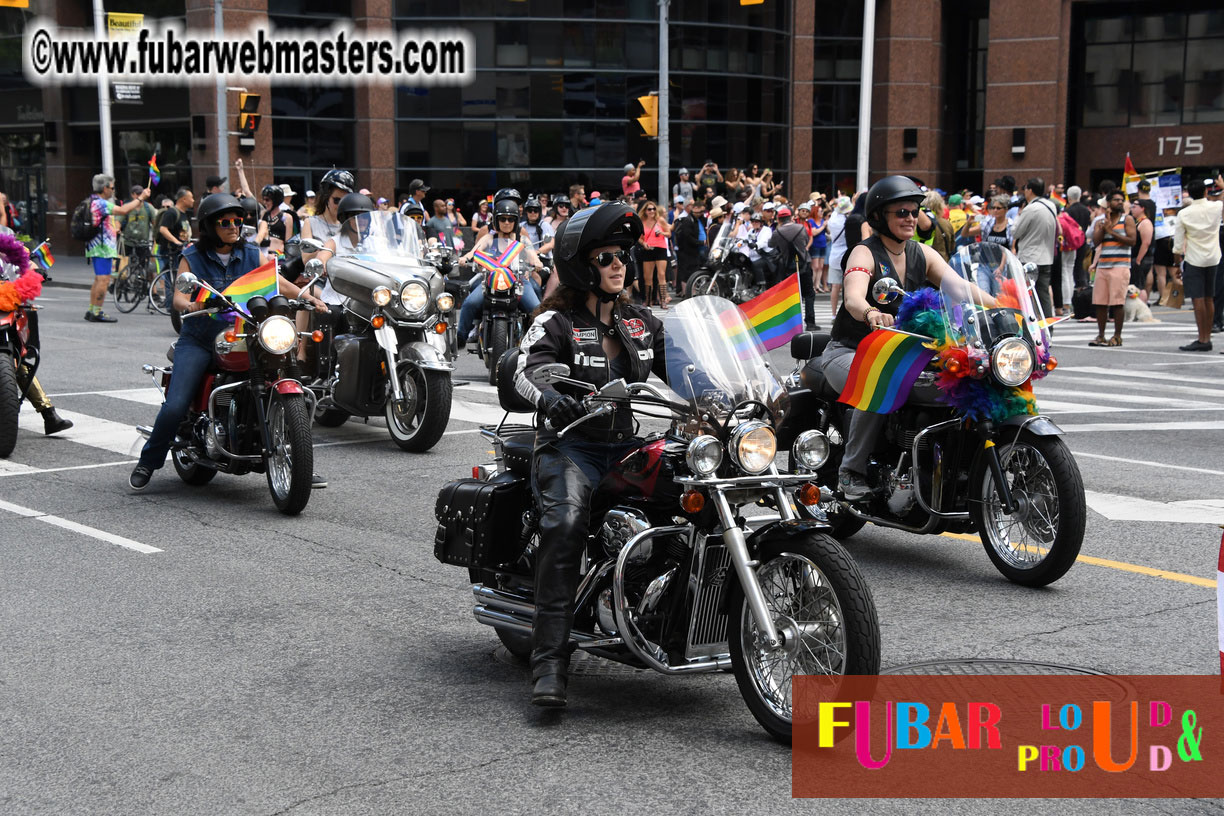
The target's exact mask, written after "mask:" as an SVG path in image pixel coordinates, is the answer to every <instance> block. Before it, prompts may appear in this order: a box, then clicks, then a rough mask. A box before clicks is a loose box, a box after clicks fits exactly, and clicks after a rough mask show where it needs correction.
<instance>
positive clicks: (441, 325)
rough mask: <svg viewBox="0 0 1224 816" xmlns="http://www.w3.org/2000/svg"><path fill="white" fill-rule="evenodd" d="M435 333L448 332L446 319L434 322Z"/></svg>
mask: <svg viewBox="0 0 1224 816" xmlns="http://www.w3.org/2000/svg"><path fill="white" fill-rule="evenodd" d="M434 334H446V321H443V320H439V321H438V322H437V323H435V324H434Z"/></svg>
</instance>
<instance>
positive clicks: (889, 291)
mask: <svg viewBox="0 0 1224 816" xmlns="http://www.w3.org/2000/svg"><path fill="white" fill-rule="evenodd" d="M904 294H905V290H904V289H902V288H901V287H900V286H898V285H897V282H896V281H895V280H893V279H892V278H880V279H879V280H878V281H876V282H875V284H874V285H872V287H871V299H872V300H874V301H875V302H876V303H892V302H893V301H894V300H896V299H897V298H899V297H901V296H902V295H904Z"/></svg>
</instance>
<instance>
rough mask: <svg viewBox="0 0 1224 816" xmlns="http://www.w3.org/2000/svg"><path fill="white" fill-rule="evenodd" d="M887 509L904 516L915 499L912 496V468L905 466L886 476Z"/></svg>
mask: <svg viewBox="0 0 1224 816" xmlns="http://www.w3.org/2000/svg"><path fill="white" fill-rule="evenodd" d="M887 495H888V509H889V510H890V511H892V513H893V514H894V515H897V516H905V515H906V514H907V513H909V511H910V509H911V508H913V506H914V503H915V502H916V501H917V499H916V498H914V469H913V468H906V469H905V470H904V471H902V472H901V473H896V472H895V471H894V472H892V473H890V474H889V477H888V488H887Z"/></svg>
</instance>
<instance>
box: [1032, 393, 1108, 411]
mask: <svg viewBox="0 0 1224 816" xmlns="http://www.w3.org/2000/svg"><path fill="white" fill-rule="evenodd" d="M1094 396H1101V395H1094ZM1037 407H1038V408H1040V409H1041V413H1043V414H1110V413H1115V412H1117V411H1128V410H1130V409H1129V408H1125V407H1123V406H1121V405H1089V404H1087V403H1082V402H1059V401H1057V400H1048V399H1045V398H1043V397H1040V396H1039V397H1038V402H1037Z"/></svg>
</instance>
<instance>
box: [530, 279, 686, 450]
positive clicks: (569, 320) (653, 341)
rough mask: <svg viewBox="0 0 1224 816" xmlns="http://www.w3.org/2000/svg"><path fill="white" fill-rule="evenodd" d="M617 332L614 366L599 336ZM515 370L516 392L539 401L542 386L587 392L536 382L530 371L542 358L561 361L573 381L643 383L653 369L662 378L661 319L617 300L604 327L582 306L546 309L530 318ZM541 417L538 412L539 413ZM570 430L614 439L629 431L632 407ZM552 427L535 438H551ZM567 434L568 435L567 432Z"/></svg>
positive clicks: (604, 439) (578, 396)
mask: <svg viewBox="0 0 1224 816" xmlns="http://www.w3.org/2000/svg"><path fill="white" fill-rule="evenodd" d="M611 332H615V335H616V337H617V338H619V339H620V341H621V346H623V348H624V350H625V352H624V353H623V355H622V356H623V357H624V358H625V359H624V360H623V361H622V360H619V359H618V360H617V361H616V365H613V364H612V363H611V362H610V361H609V360H608V357H607V355H606V354H605V353H604V349H603V339H602V338H603V335H604V334H605V333H611ZM520 348H521V349H522V351H523V353H522V354H521V355H520V356H519V364H518V370H517V371H516V372H515V375H514V385H515V388H516V389H517V390H518V392H519V393H520V394H521V395H522V396H524V397H526V398H527V399H529V400H531V402H532V404H534V405H536V406H539V405H540V398H541V397H542V396H543V393H544V391H554V390H555V391H557V392H559V393H562V394H568V395H569V396H571V397H573V398H574V399H577V400H581V399H582V398H583V397H585V396H586V395H587V394H586V392H585V391H583V390H582V389H579V388H576V387H574V386H570V385H565V384H563V383H559V384H557V385H555V386H554V385H544V386H538V385H536V384H535V383H533V382H532V381H531V380H530V378H529V377H528V374H529V373H530V372H531V371H532V369H534V368H536V367H537V366H540V365H543V364H545V363H565V364H566V365H568V366H569V367H570V377H572V378H573V379H575V380H582V381H583V382H588V383H593V384H594V385H595V386H601V385H605V384H606V383H608V382H611V381H612V380H615V379H617V378H618V377H624V378H625V380H626V381H627V382H644V381H645V380H646V378H647V377H648V376H649V375H650V372H651V371H654V372H655V373H656V374H658V375H659V377H661V378H663V379H664V380H665V381H666V377H667V369H666V362H665V360H664V353H663V323H662V321H660V320H659V319H658V318H657V317H655V316H654V315H653V314H651V312H650V310H649V309H647V308H645V307H640V306H634V305H629V306H626V305H622V304H619V303H618V304H617V305H616V306H615V307H614V308H613V311H612V325H611V326H610V327H609V326H605V325H603V324H602V323H600V322H599V320H598V319H596V317H595V316H594V315H592V314H591V313H590V312H588V311H587V310H586V308H585V307H579V308H577V309H574V310H572V311H570V312H556V311H546V312H542V313H541V314H540V316H539V317H537V318H536V319H535V322H534V323H532V325H531V328H530V329H528V330H527V335H526V336H525V337H524V338H523V342H522V345H521V346H520ZM541 420H542V415H541ZM571 433H576V434H580V435H581V436H583V437H585V438H587V439H591V440H594V441H600V442H616V441H620V440H624V439H628V438H630V437H631V436H632V435H633V412H632V411H631V410H629V409H627V408H618V409H617V410H616V411H614V412H613V413H611V414H609V415H607V416H602V417H600V418H598V419H593V420H590V421H588V422H585V423H583V424H582V425H579V426H578V427H577V428H575V429H574V431H572V432H571ZM555 437H556V434H555V432H554V431H551V430H547V429H545V428H543V426H542V425H541V426H540V428H539V432H538V434H537V441H538V442H547V441H551V440H552V439H554V438H555ZM567 438H568V434H567Z"/></svg>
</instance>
